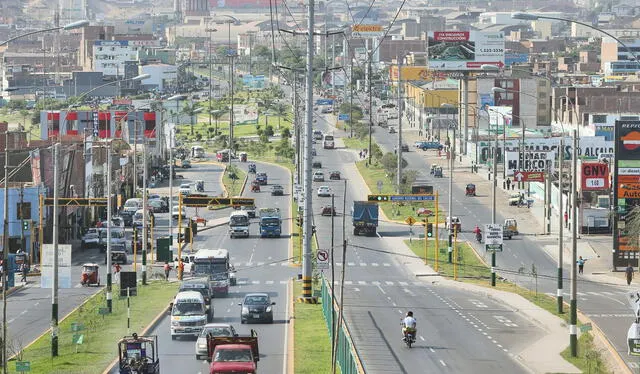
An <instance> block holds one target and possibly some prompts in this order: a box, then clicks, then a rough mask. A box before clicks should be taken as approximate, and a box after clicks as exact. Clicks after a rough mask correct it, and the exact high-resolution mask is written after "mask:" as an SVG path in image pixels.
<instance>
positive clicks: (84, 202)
mask: <svg viewBox="0 0 640 374" xmlns="http://www.w3.org/2000/svg"><path fill="white" fill-rule="evenodd" d="M58 204H60V206H107V198H106V197H92V198H89V199H78V198H74V197H61V198H58ZM44 205H45V206H53V198H51V197H46V198H45V199H44Z"/></svg>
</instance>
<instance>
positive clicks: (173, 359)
mask: <svg viewBox="0 0 640 374" xmlns="http://www.w3.org/2000/svg"><path fill="white" fill-rule="evenodd" d="M237 165H238V166H239V167H242V168H244V169H245V170H246V164H244V163H238V164H237ZM197 167H198V166H197V164H194V170H198V169H197ZM257 169H258V171H265V172H266V173H267V174H268V177H269V184H270V185H271V184H280V185H282V186H283V187H284V188H285V196H283V197H273V196H271V194H270V192H267V191H270V188H268V186H267V188H263V189H262V192H260V193H252V192H249V191H246V192H245V193H244V196H248V197H254V198H256V206H257V207H258V208H261V207H278V208H280V210H281V212H282V217H283V225H282V230H283V236H282V238H280V239H277V238H271V239H266V238H265V239H261V238H259V231H258V225H257V220H252V224H251V226H250V233H251V236H250V237H249V238H247V239H240V238H239V239H230V238H229V235H228V234H227V230H228V228H227V226H221V227H218V228H212V229H207V230H206V231H200V232H199V233H198V235H197V236H196V238H195V239H196V241H195V243H194V251H197V250H198V249H200V248H226V249H228V250H229V252H230V256H231V263H232V264H234V265H235V267H236V270H237V280H238V284H237V286H234V287H232V288H231V291H230V293H229V296H228V297H226V298H219V299H215V300H214V321H213V322H228V323H232V324H233V325H234V327H235V328H236V330H237V331H238V332H239V333H240V334H248V333H249V331H250V329H255V330H256V331H257V333H258V336H259V342H260V354H261V357H260V362H259V364H258V366H259V370H260V372H265V373H282V372H284V370H285V360H286V356H285V354H284V352H286V350H285V344H286V343H285V342H286V339H285V337H286V329H287V327H288V320H289V316H287V313H286V306H287V287H288V286H287V284H288V280H289V279H291V277H293V276H294V275H295V274H296V273H297V271H295V270H294V269H293V268H290V267H289V266H288V248H289V235H290V230H289V222H290V220H289V218H290V217H291V212H290V204H289V201H290V200H289V199H290V197H291V196H290V194H291V185H290V183H289V177H288V174H287V173H286V171H285V170H283V169H282V168H280V167H276V166H272V165H266V164H261V163H257ZM198 174H199V175H203V177H204V178H207V179H210V177H209V174H207V173H206V172H205V173H200V172H199V171H198ZM263 187H264V186H263ZM192 210H193V208H187V215H189V216H190V215H192V213H191V212H190V211H192ZM229 213H230V210H229V209H225V210H220V211H215V212H208V213H207V214H210V215H211V216H214V217H223V216H227V215H228V214H229ZM248 292H267V293H269V294H270V295H271V298H272V299H273V301H275V302H276V305H275V308H274V323H273V324H272V325H271V324H250V325H242V324H240V307H239V306H238V303H239V302H241V300H242V298H243V296H244V295H245V294H246V293H248ZM169 323H170V321H169V318H168V316H167V317H165V318H164V319H163V320H162V321H160V323H159V325H158V326H157V327H156V328H155V329H154V330H153V331H152V332H151V333H152V334H155V335H158V339H159V349H160V362H161V369H160V370H161V373H178V372H182V373H207V372H208V364H207V363H206V361H202V360H200V361H197V360H196V359H195V339H187V338H182V339H178V340H171V335H170V332H169Z"/></svg>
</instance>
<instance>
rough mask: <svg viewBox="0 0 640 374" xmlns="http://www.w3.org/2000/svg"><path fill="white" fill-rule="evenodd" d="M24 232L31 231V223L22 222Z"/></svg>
mask: <svg viewBox="0 0 640 374" xmlns="http://www.w3.org/2000/svg"><path fill="white" fill-rule="evenodd" d="M22 230H29V221H22Z"/></svg>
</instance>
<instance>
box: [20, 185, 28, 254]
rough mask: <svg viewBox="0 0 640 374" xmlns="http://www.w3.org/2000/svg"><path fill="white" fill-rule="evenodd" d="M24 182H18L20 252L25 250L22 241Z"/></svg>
mask: <svg viewBox="0 0 640 374" xmlns="http://www.w3.org/2000/svg"><path fill="white" fill-rule="evenodd" d="M23 213H24V184H20V211H19V212H18V214H19V215H20V249H22V252H24V253H28V252H27V250H26V249H27V246H26V245H25V243H24V214H23Z"/></svg>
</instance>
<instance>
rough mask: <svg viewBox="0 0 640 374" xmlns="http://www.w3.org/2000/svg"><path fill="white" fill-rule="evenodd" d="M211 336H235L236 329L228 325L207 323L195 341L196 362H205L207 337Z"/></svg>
mask: <svg viewBox="0 0 640 374" xmlns="http://www.w3.org/2000/svg"><path fill="white" fill-rule="evenodd" d="M208 334H211V335H212V336H237V335H238V334H237V333H236V329H235V328H233V326H232V325H230V324H228V323H207V324H206V325H205V326H204V328H203V329H202V331H201V332H200V335H198V340H196V360H206V359H207V358H208V357H207V335H208Z"/></svg>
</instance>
